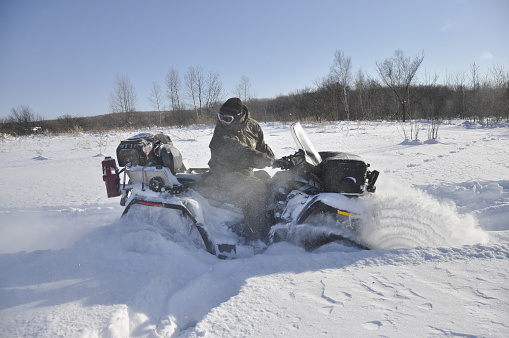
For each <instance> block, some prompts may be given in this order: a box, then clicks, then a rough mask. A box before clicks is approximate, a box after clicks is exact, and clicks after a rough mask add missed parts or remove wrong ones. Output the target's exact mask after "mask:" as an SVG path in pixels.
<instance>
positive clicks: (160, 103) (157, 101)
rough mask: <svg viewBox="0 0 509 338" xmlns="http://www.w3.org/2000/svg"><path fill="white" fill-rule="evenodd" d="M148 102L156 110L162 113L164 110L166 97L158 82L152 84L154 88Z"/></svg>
mask: <svg viewBox="0 0 509 338" xmlns="http://www.w3.org/2000/svg"><path fill="white" fill-rule="evenodd" d="M148 101H149V102H150V104H151V105H152V107H154V109H155V110H157V111H161V110H163V109H164V95H163V91H162V89H161V86H160V85H159V84H158V83H157V82H155V81H154V82H152V88H151V89H150V94H149V96H148Z"/></svg>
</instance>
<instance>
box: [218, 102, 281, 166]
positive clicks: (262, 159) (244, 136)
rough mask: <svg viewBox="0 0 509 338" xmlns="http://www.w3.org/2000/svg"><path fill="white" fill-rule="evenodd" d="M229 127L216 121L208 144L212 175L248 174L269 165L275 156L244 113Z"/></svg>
mask: <svg viewBox="0 0 509 338" xmlns="http://www.w3.org/2000/svg"><path fill="white" fill-rule="evenodd" d="M237 119H238V120H236V121H234V122H233V123H232V125H230V126H226V127H225V126H223V125H222V124H221V122H219V121H218V122H217V124H216V127H215V129H214V135H213V136H212V140H211V141H210V145H209V147H210V153H211V157H210V161H209V167H210V171H211V173H212V174H221V173H227V172H234V171H237V172H245V173H246V174H249V172H252V171H253V168H260V169H262V168H265V167H267V166H270V165H271V163H272V160H273V159H274V158H275V156H274V153H273V152H272V150H271V149H270V147H269V146H268V145H267V144H266V143H265V141H264V139H263V131H262V128H261V127H260V125H259V124H258V122H256V120H254V119H252V118H250V117H249V112H248V111H246V113H244V114H243V115H242V117H240V118H237Z"/></svg>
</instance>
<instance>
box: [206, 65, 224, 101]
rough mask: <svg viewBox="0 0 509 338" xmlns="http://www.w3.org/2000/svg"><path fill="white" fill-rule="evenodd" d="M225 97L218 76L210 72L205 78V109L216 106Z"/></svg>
mask: <svg viewBox="0 0 509 338" xmlns="http://www.w3.org/2000/svg"><path fill="white" fill-rule="evenodd" d="M225 96H226V94H225V92H224V91H223V84H222V83H221V81H220V80H219V74H217V73H213V72H210V73H209V75H208V77H207V84H206V89H205V107H206V108H207V109H210V108H212V107H214V106H215V105H217V104H218V103H219V101H221V100H222V99H224V97H225Z"/></svg>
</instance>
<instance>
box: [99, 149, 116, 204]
mask: <svg viewBox="0 0 509 338" xmlns="http://www.w3.org/2000/svg"><path fill="white" fill-rule="evenodd" d="M102 167H103V181H104V183H106V192H107V193H108V197H116V196H120V189H119V185H118V170H117V164H116V162H115V159H114V158H111V157H110V156H106V157H105V158H104V160H103V161H102Z"/></svg>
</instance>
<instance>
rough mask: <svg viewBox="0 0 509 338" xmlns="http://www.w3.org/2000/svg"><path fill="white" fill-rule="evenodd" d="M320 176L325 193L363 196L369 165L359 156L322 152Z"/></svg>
mask: <svg viewBox="0 0 509 338" xmlns="http://www.w3.org/2000/svg"><path fill="white" fill-rule="evenodd" d="M320 156H321V157H322V160H323V161H322V163H321V164H320V174H321V175H320V176H321V180H322V189H323V191H325V192H335V193H346V194H362V193H363V192H364V185H365V184H366V173H367V170H368V166H369V165H368V164H367V163H366V162H365V161H364V160H363V159H362V158H361V157H359V156H357V155H354V154H349V153H342V152H331V151H329V152H320Z"/></svg>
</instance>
